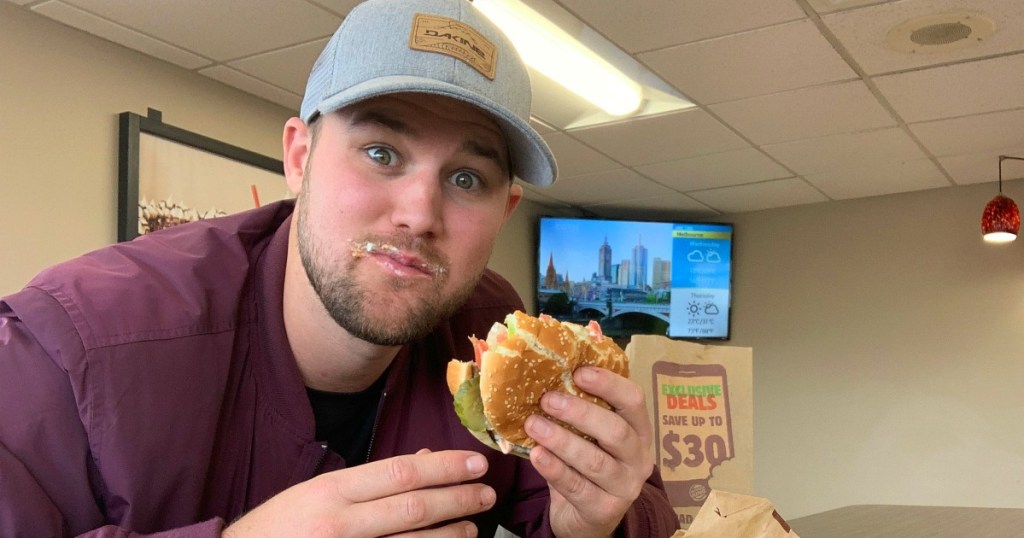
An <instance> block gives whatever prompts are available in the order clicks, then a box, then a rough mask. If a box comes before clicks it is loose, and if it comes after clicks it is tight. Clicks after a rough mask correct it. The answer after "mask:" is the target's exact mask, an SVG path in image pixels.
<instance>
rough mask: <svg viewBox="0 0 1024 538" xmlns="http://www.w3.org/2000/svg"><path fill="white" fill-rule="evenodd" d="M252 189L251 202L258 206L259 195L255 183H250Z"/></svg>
mask: <svg viewBox="0 0 1024 538" xmlns="http://www.w3.org/2000/svg"><path fill="white" fill-rule="evenodd" d="M250 188H251V190H252V203H254V204H256V207H259V206H260V195H259V194H258V193H257V192H256V185H255V184H254V185H250Z"/></svg>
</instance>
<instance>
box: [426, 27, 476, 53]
mask: <svg viewBox="0 0 1024 538" xmlns="http://www.w3.org/2000/svg"><path fill="white" fill-rule="evenodd" d="M423 35H426V36H428V37H436V38H440V39H450V40H451V41H454V42H456V43H459V44H460V45H462V46H463V47H466V48H467V49H469V50H471V51H473V52H475V53H476V54H477V56H479V57H480V58H481V59H483V58H486V56H487V53H486V52H484V51H483V50H482V49H481V48H480V47H478V46H476V45H475V44H473V42H472V41H470V40H468V39H466V38H464V37H462V36H458V35H455V34H452V33H445V34H442V33H441V32H438V31H437V30H424V31H423Z"/></svg>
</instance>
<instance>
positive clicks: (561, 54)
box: [472, 0, 643, 116]
mask: <svg viewBox="0 0 1024 538" xmlns="http://www.w3.org/2000/svg"><path fill="white" fill-rule="evenodd" d="M472 1H473V5H474V6H476V7H477V9H479V10H480V11H481V12H482V13H483V14H484V15H486V16H487V18H489V19H491V21H493V22H494V23H495V24H496V25H498V27H499V28H501V29H502V30H503V31H504V32H505V34H506V35H508V37H509V39H511V40H512V43H513V44H514V45H515V47H516V50H517V51H519V55H520V56H522V58H523V61H524V62H526V63H527V65H529V66H530V67H532V68H534V69H536V70H537V71H539V72H541V73H543V74H544V75H545V76H547V77H549V78H551V79H552V80H554V81H555V82H557V83H559V84H561V85H562V86H564V87H565V88H566V89H568V90H569V91H571V92H573V93H575V94H576V95H578V96H580V97H582V98H583V99H586V100H587V101H589V102H591V103H593V104H594V105H596V106H597V107H599V108H601V109H602V110H604V111H605V112H607V113H608V114H611V115H613V116H625V115H627V114H631V113H633V112H635V111H637V110H638V109H639V108H640V105H641V104H642V101H643V99H642V95H643V90H642V88H641V87H640V85H639V84H638V83H636V82H635V81H633V80H631V79H630V78H629V77H627V76H626V75H624V74H623V73H622V72H621V71H619V70H618V69H617V68H615V67H614V66H613V65H611V64H610V63H608V61H606V60H604V59H603V58H601V57H600V56H598V55H597V54H595V53H594V52H593V51H591V50H590V49H589V48H587V47H585V46H583V45H582V44H581V43H580V42H579V41H578V40H576V39H575V38H573V37H572V36H570V35H569V34H568V33H566V32H565V31H564V30H562V29H561V28H559V27H558V26H556V25H555V24H553V23H552V22H550V21H548V20H547V19H546V18H544V17H542V16H541V15H540V14H538V13H537V12H536V11H534V10H533V9H531V8H530V7H528V6H526V5H525V4H523V3H522V2H519V1H518V0H472Z"/></svg>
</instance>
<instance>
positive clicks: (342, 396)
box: [306, 376, 385, 467]
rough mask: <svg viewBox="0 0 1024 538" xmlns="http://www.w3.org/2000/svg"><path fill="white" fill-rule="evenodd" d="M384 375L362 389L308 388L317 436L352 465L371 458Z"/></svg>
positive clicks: (307, 392)
mask: <svg viewBox="0 0 1024 538" xmlns="http://www.w3.org/2000/svg"><path fill="white" fill-rule="evenodd" d="M384 377H385V376H381V377H380V379H378V380H377V381H376V382H374V384H373V385H370V388H368V389H366V390H364V391H362V392H324V391H320V390H315V389H311V388H309V387H306V394H307V395H308V396H309V403H310V405H312V406H313V417H314V418H315V419H316V439H317V440H318V441H320V442H326V443H327V447H328V448H330V449H331V450H333V451H335V452H337V453H338V455H339V456H341V457H342V458H344V459H345V463H346V464H347V465H348V466H349V467H352V466H355V465H359V464H361V463H366V460H367V458H368V457H369V454H368V451H369V448H370V438H371V437H372V435H373V424H374V422H376V418H377V404H378V403H379V402H380V394H381V389H382V388H383V387H384Z"/></svg>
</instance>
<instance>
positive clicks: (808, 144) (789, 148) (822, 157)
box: [761, 127, 926, 175]
mask: <svg viewBox="0 0 1024 538" xmlns="http://www.w3.org/2000/svg"><path fill="white" fill-rule="evenodd" d="M761 149H762V150H763V151H764V152H765V153H767V154H769V155H771V156H772V157H775V158H776V159H777V160H778V161H779V162H780V163H782V164H784V165H786V166H787V167H789V168H790V169H791V170H793V171H794V172H796V173H797V174H801V175H802V174H814V173H820V172H825V171H827V170H835V169H839V170H845V169H850V168H857V167H859V166H863V165H864V163H867V162H870V163H891V162H898V161H913V160H916V159H923V158H925V157H926V155H925V154H924V152H923V151H921V148H920V147H919V146H918V145H917V143H915V142H914V140H913V139H911V138H910V136H909V135H908V134H907V133H906V132H904V131H903V129H901V128H899V127H891V128H887V129H879V130H875V131H861V132H857V133H841V134H837V135H832V136H824V137H821V138H808V139H804V140H797V141H795V142H785V143H782V144H771V145H766V146H762V147H761Z"/></svg>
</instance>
